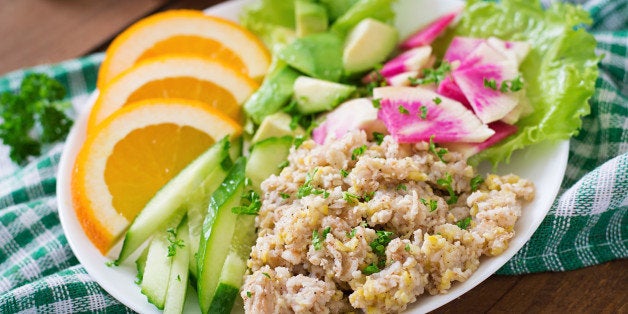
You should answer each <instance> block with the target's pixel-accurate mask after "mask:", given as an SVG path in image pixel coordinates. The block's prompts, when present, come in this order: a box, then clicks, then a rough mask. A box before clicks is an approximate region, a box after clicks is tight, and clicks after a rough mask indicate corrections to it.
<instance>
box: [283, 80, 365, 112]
mask: <svg viewBox="0 0 628 314" xmlns="http://www.w3.org/2000/svg"><path fill="white" fill-rule="evenodd" d="M354 91H355V86H352V85H345V84H340V83H334V82H330V81H325V80H320V79H315V78H311V77H307V76H299V78H297V80H296V81H295V82H294V98H295V100H296V102H297V110H299V112H301V113H303V114H311V113H317V112H321V111H327V110H331V109H334V108H335V107H336V106H338V104H340V103H341V102H342V101H344V100H345V99H347V98H348V97H349V96H351V94H352V93H353V92H354Z"/></svg>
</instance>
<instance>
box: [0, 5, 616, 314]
mask: <svg viewBox="0 0 628 314" xmlns="http://www.w3.org/2000/svg"><path fill="white" fill-rule="evenodd" d="M218 2H221V1H216V0H213V1H212V0H209V1H208V0H204V1H200V0H180V1H176V0H125V1H116V0H100V1H95V0H0V39H1V43H0V74H2V73H5V72H7V71H10V70H14V69H18V68H22V67H28V66H33V65H37V64H41V63H49V62H58V61H61V60H64V59H70V58H75V57H79V56H82V55H84V54H86V53H90V52H94V51H101V50H104V49H105V48H106V47H107V45H108V43H109V42H111V40H112V38H113V37H114V36H115V35H116V34H117V33H119V32H120V31H121V30H123V29H124V28H125V27H127V26H128V25H130V24H132V23H133V22H135V21H137V20H138V19H140V18H142V17H144V16H147V15H150V14H151V13H154V12H157V11H161V10H166V9H179V8H190V9H203V8H206V7H209V6H211V5H212V4H215V3H218ZM627 282H628V261H626V260H620V261H613V262H609V263H605V264H602V265H598V266H592V267H587V268H584V269H579V270H575V271H569V272H561V273H541V274H531V275H521V276H492V277H490V278H489V279H487V280H486V281H485V282H483V283H482V284H480V285H479V286H478V287H476V288H474V289H473V290H471V291H469V292H468V293H466V294H465V295H463V296H462V297H460V298H458V299H456V300H454V301H453V302H451V303H449V304H447V305H445V306H443V307H441V308H439V309H438V310H436V311H434V313H535V312H545V313H561V312H562V313H628V305H627V304H628V292H627V291H628V289H626V283H627Z"/></svg>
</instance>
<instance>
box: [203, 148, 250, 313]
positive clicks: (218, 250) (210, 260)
mask: <svg viewBox="0 0 628 314" xmlns="http://www.w3.org/2000/svg"><path fill="white" fill-rule="evenodd" d="M245 166H246V159H245V158H244V157H241V158H239V159H238V160H237V161H236V162H235V164H234V165H233V167H232V168H231V170H230V171H229V174H227V177H226V178H225V180H224V181H223V183H222V184H221V185H220V187H219V188H218V189H217V190H216V191H215V192H214V193H213V194H212V197H211V200H210V202H209V207H208V209H207V215H206V216H205V221H204V222H203V234H202V238H201V242H200V245H199V251H198V259H199V260H198V262H197V263H198V283H197V290H198V296H199V297H198V298H199V305H200V307H201V311H202V312H203V313H207V312H208V311H209V307H210V304H211V301H212V299H213V297H214V294H215V292H216V287H217V286H218V284H219V280H220V275H221V272H222V268H223V264H224V262H225V260H226V259H227V256H228V255H229V251H230V247H231V239H232V238H233V235H234V233H235V231H236V222H237V218H238V215H236V214H234V213H232V212H231V208H233V207H236V206H238V205H240V201H241V198H242V194H243V190H244V181H245V175H244V170H245ZM238 229H239V228H238ZM238 232H240V231H239V230H238Z"/></svg>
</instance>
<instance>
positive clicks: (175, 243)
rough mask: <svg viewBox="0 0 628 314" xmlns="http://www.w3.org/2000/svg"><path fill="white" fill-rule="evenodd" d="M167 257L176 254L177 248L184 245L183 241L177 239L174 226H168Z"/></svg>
mask: <svg viewBox="0 0 628 314" xmlns="http://www.w3.org/2000/svg"><path fill="white" fill-rule="evenodd" d="M166 232H167V233H168V243H170V244H168V257H171V256H175V255H176V254H177V248H183V247H185V242H183V240H181V239H177V230H176V229H175V228H168V230H166Z"/></svg>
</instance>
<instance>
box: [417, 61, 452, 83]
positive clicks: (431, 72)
mask: <svg viewBox="0 0 628 314" xmlns="http://www.w3.org/2000/svg"><path fill="white" fill-rule="evenodd" d="M450 72H451V64H450V63H449V62H447V61H441V62H440V64H439V65H438V67H437V68H435V69H423V77H422V78H415V77H409V78H408V80H409V81H410V85H412V86H417V85H425V84H431V83H435V84H438V83H440V82H441V81H442V80H444V79H445V77H446V76H447V75H448V74H449V73H450Z"/></svg>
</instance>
